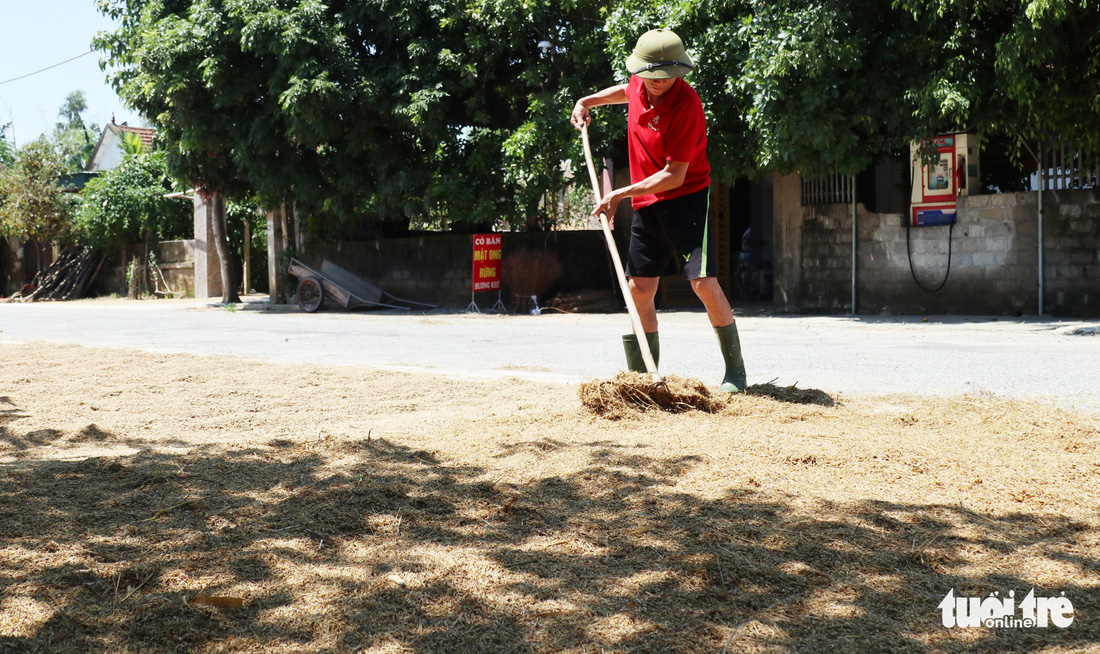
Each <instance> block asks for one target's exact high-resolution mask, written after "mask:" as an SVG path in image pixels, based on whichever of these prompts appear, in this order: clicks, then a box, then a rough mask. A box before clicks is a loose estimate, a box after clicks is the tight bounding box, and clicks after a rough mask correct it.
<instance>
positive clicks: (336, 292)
mask: <svg viewBox="0 0 1100 654" xmlns="http://www.w3.org/2000/svg"><path fill="white" fill-rule="evenodd" d="M289 272H290V274H291V275H294V276H295V277H297V278H298V290H297V293H296V296H297V298H298V308H299V309H301V310H302V311H305V312H307V313H313V312H314V311H317V310H318V309H320V308H321V305H323V304H324V302H325V299H326V298H328V299H329V300H331V301H333V302H335V303H337V304H339V305H340V306H342V307H344V308H345V309H359V308H363V307H383V308H386V309H401V310H403V311H409V310H411V309H416V308H420V309H435V308H437V307H436V305H434V304H424V303H423V302H413V301H411V300H402V299H401V298H398V297H394V296H392V295H390V294H389V293H386V292H385V291H383V290H382V289H380V288H378V287H377V286H374V285H372V284H368V283H367V282H365V281H363V280H362V279H359V278H358V277H356V276H355V275H353V274H352V273H350V272H348V271H347V270H344V269H343V268H341V267H340V266H337V265H336V264H334V263H332V262H331V261H328V260H325V261H324V262H322V264H321V270H319V271H318V270H314V269H313V268H310V267H309V266H307V265H305V264H304V263H302V262H301V261H298V260H297V259H291V260H290V268H289Z"/></svg>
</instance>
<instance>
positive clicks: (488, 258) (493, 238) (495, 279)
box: [474, 234, 500, 291]
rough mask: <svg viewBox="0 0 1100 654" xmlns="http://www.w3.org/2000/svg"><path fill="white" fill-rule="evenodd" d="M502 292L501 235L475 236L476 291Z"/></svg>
mask: <svg viewBox="0 0 1100 654" xmlns="http://www.w3.org/2000/svg"><path fill="white" fill-rule="evenodd" d="M499 290H500V234H474V291H499Z"/></svg>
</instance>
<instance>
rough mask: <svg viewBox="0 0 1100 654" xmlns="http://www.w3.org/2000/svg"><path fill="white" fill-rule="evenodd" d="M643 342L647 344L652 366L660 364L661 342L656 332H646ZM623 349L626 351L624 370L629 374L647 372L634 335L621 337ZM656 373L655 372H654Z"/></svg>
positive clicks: (640, 349)
mask: <svg viewBox="0 0 1100 654" xmlns="http://www.w3.org/2000/svg"><path fill="white" fill-rule="evenodd" d="M645 340H646V342H647V343H649V353H650V354H652V355H653V365H655V366H656V365H658V364H660V363H661V341H660V339H659V338H658V337H657V332H647V333H646V335H645ZM623 349H624V350H626V369H627V370H629V371H631V372H647V371H646V369H645V360H644V359H642V348H641V347H639V346H638V337H637V336H635V335H634V334H627V335H626V336H623ZM654 372H656V371H654Z"/></svg>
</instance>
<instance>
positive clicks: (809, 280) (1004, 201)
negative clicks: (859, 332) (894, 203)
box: [787, 190, 1100, 316]
mask: <svg viewBox="0 0 1100 654" xmlns="http://www.w3.org/2000/svg"><path fill="white" fill-rule="evenodd" d="M1043 205H1044V212H1043V215H1044V218H1043V220H1044V271H1045V279H1044V304H1045V307H1044V311H1045V312H1046V313H1050V314H1054V315H1067V316H1095V315H1100V192H1098V191H1096V190H1085V191H1047V192H1044V193H1043ZM1037 211H1038V200H1037V195H1036V193H1033V192H1032V193H1009V194H1001V195H979V196H973V197H963V198H960V199H959V209H958V224H956V225H955V227H954V229H953V230H952V229H951V228H949V227H913V228H910V229H909V230H908V233H907V230H906V228H905V220H904V218H903V216H902V215H901V214H876V213H870V212H868V211H867V210H866V207H864V206H863V205H857V209H856V224H857V227H858V234H857V239H858V241H857V242H858V247H857V258H858V268H857V273H856V276H857V305H858V312H859V313H895V314H896V313H941V314H972V315H973V314H992V315H1016V314H1034V313H1036V312H1037V311H1038V301H1039V300H1038V295H1039V294H1038V284H1039V282H1038V279H1039V277H1038V221H1037ZM801 220H802V231H801V254H800V259H801V268H802V270H801V281H800V288H799V290H800V292H801V306H799V307H793V306H788V307H787V308H788V309H792V310H802V311H824V312H837V311H848V310H849V309H850V307H849V305H850V302H851V227H852V223H851V220H852V218H851V206H850V205H827V206H811V207H803V209H802V216H801ZM907 236H908V243H907V240H906V239H907ZM910 253H911V256H910ZM949 253H950V257H949ZM910 260H911V261H912V265H911V266H910ZM949 260H950V272H948V263H949ZM914 276H915V277H916V280H919V282H920V285H918V283H917V281H915V280H914ZM945 276H946V277H947V281H946V283H944V285H943V287H942V289H941V290H939V291H937V292H929V291H928V290H923V289H922V288H921V286H923V287H924V288H925V289H929V290H930V289H934V288H936V287H937V286H939V285H940V283H941V282H943V280H944V278H945Z"/></svg>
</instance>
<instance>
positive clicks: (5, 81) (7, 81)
mask: <svg viewBox="0 0 1100 654" xmlns="http://www.w3.org/2000/svg"><path fill="white" fill-rule="evenodd" d="M92 52H94V51H93V50H89V51H87V52H85V53H84V54H79V55H77V56H75V57H73V58H72V59H66V60H65V61H62V62H59V63H56V64H54V65H52V66H46V67H45V68H43V69H41V70H36V71H34V72H33V73H27V74H26V75H20V76H19V77H13V78H11V79H6V80H4V81H3V82H0V85H3V84H7V83H9V82H18V81H19V80H21V79H27V78H28V77H31V76H34V75H37V74H39V73H44V72H46V71H47V70H50V69H51V68H57V67H58V66H61V65H62V64H67V63H69V62H70V61H76V60H77V59H80V58H81V57H87V56H88V55H90V54H92Z"/></svg>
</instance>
